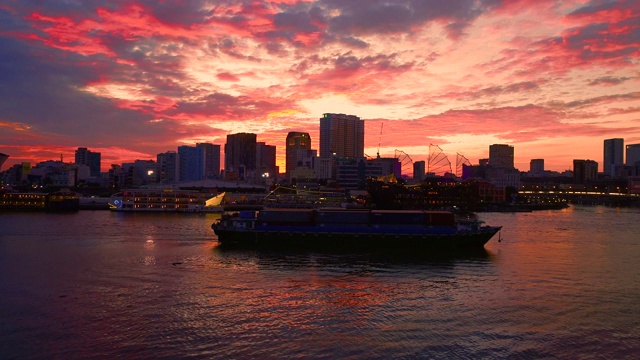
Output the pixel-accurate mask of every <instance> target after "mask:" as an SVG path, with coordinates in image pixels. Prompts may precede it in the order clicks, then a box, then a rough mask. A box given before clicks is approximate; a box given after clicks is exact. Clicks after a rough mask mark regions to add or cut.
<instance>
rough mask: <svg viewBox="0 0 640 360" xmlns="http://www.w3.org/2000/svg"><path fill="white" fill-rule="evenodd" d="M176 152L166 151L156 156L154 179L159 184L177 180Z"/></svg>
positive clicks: (177, 160) (177, 161) (177, 159)
mask: <svg viewBox="0 0 640 360" xmlns="http://www.w3.org/2000/svg"><path fill="white" fill-rule="evenodd" d="M178 163H179V158H178V153H176V152H175V151H167V152H165V153H160V154H158V155H157V156H156V181H157V182H158V183H161V184H170V183H174V182H177V181H178V180H179V175H178V174H179V172H178Z"/></svg>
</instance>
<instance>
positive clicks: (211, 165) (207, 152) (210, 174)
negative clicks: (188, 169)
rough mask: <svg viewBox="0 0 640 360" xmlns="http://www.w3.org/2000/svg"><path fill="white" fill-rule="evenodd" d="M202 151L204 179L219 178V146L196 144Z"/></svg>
mask: <svg viewBox="0 0 640 360" xmlns="http://www.w3.org/2000/svg"><path fill="white" fill-rule="evenodd" d="M196 147H199V148H202V149H203V150H204V177H205V178H206V179H214V178H217V177H218V176H220V145H214V144H209V143H197V144H196Z"/></svg>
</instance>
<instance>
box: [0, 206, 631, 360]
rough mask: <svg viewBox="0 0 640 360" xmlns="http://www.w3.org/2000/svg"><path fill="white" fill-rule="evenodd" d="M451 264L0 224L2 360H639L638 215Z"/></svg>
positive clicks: (499, 220)
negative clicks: (260, 249) (231, 248)
mask: <svg viewBox="0 0 640 360" xmlns="http://www.w3.org/2000/svg"><path fill="white" fill-rule="evenodd" d="M480 215H481V218H482V219H484V220H485V221H487V223H489V224H496V225H497V224H502V225H504V229H503V231H502V238H503V241H502V242H500V243H499V242H497V239H493V240H491V242H490V243H489V244H487V246H486V251H483V252H480V253H479V254H460V255H459V256H452V257H448V258H425V257H416V256H411V257H409V256H394V257H386V256H381V255H367V254H361V255H348V254H309V253H301V254H300V253H299V254H287V253H263V252H260V253H256V252H252V251H228V250H227V251H222V250H221V249H219V248H218V247H217V244H216V242H215V241H212V240H213V239H214V235H213V233H212V231H211V228H210V225H211V223H212V222H213V221H214V219H215V218H216V216H217V215H213V214H207V215H204V214H117V213H111V212H108V211H81V212H79V213H77V214H59V215H58V214H39V213H31V214H29V213H0V358H2V359H12V358H15V359H29V358H58V359H69V358H83V359H85V358H116V357H119V358H138V359H143V358H259V359H268V358H273V359H279V358H342V359H345V358H353V359H360V358H366V359H376V358H378V359H387V358H391V357H393V358H469V359H476V358H559V359H569V358H571V359H574V358H595V359H602V358H608V359H623V358H638V356H639V355H638V354H640V266H639V264H640V235H639V234H640V210H638V209H613V208H605V207H573V208H570V209H567V210H563V211H548V212H547V211H544V212H533V213H516V214H499V213H486V214H480Z"/></svg>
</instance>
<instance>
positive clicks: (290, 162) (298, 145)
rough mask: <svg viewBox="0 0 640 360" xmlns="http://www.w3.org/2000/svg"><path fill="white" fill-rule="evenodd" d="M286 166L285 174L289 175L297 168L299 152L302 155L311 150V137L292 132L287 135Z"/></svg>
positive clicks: (302, 133) (306, 134)
mask: <svg viewBox="0 0 640 360" xmlns="http://www.w3.org/2000/svg"><path fill="white" fill-rule="evenodd" d="M285 150H286V165H285V171H286V173H287V174H289V173H291V170H293V169H295V168H296V167H298V166H299V165H300V164H299V161H300V156H299V155H298V154H299V153H300V151H299V150H301V151H302V154H305V153H306V152H307V151H309V150H311V136H309V133H304V132H295V131H292V132H290V133H288V134H287V146H286V149H285Z"/></svg>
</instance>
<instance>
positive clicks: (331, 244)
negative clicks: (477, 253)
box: [211, 209, 502, 250]
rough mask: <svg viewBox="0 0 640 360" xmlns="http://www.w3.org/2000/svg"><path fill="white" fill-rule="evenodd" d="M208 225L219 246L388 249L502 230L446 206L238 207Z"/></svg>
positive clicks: (485, 236) (480, 241)
mask: <svg viewBox="0 0 640 360" xmlns="http://www.w3.org/2000/svg"><path fill="white" fill-rule="evenodd" d="M211 227H212V229H213V230H214V232H215V234H216V235H217V237H218V242H219V243H220V244H221V245H230V246H251V247H263V248H271V247H285V248H292V247H300V246H302V247H312V248H315V247H321V248H329V249H343V248H354V249H373V248H377V249H390V250H412V249H416V250H418V249H436V248H442V249H457V248H482V247H483V246H484V245H485V244H486V243H487V242H488V241H489V240H490V239H491V238H492V237H493V236H494V235H495V234H497V233H498V232H499V231H500V229H502V226H487V225H483V222H482V221H479V220H478V219H464V220H462V219H459V220H456V218H455V215H454V214H453V213H452V212H448V211H426V210H341V209H266V210H261V211H240V212H237V213H233V214H223V216H222V217H221V219H220V220H219V221H218V222H216V223H214V224H212V226H211Z"/></svg>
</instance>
